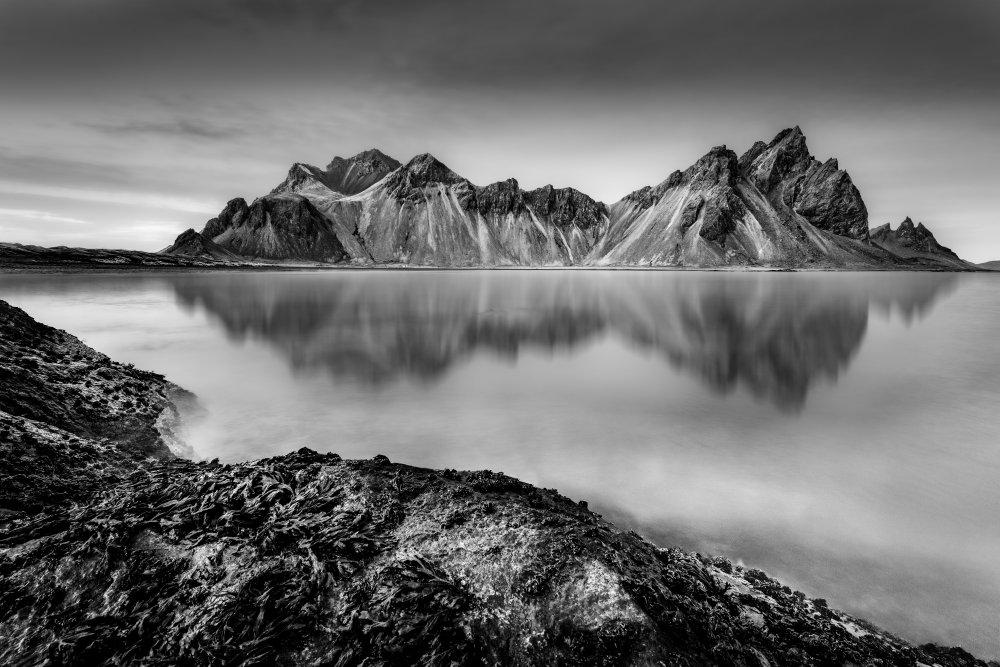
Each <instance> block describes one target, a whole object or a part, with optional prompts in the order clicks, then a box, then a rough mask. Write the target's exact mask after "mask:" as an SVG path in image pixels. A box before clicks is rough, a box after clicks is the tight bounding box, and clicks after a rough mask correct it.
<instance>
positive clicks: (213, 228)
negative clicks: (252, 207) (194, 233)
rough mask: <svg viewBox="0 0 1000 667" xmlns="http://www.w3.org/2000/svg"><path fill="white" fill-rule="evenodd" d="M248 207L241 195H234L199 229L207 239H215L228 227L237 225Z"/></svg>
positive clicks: (244, 215)
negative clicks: (219, 211)
mask: <svg viewBox="0 0 1000 667" xmlns="http://www.w3.org/2000/svg"><path fill="white" fill-rule="evenodd" d="M248 210H249V207H248V206H247V202H246V200H245V199H243V197H236V198H235V199H230V200H229V201H228V202H226V206H225V207H224V208H223V209H222V213H219V217H217V218H212V219H211V220H209V221H208V222H206V223H205V228H204V229H202V230H201V234H202V236H204V237H205V238H208V239H215V237H217V236H218V235H219V234H221V233H223V232H224V231H226V230H227V229H229V228H230V227H233V226H235V225H238V224H239V223H240V221H241V220H243V219H244V218H245V217H246V215H247V211H248Z"/></svg>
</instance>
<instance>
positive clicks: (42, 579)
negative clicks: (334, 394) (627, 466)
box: [0, 449, 986, 667]
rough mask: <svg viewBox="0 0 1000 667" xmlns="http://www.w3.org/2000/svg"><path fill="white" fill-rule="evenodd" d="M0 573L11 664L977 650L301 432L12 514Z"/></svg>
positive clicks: (950, 654) (677, 659) (721, 659)
mask: <svg viewBox="0 0 1000 667" xmlns="http://www.w3.org/2000/svg"><path fill="white" fill-rule="evenodd" d="M0 591H3V593H2V594H0V660H2V661H3V662H5V663H10V664H18V663H20V664H37V663H40V662H42V661H43V660H44V659H46V658H48V659H49V660H50V661H52V664H63V665H95V664H190V665H201V664H226V665H264V664H268V665H271V664H276V665H362V664H364V665H453V664H461V665H494V664H504V665H529V664H531V665H533V664H580V665H582V664H604V665H656V664H664V665H746V666H752V667H758V666H763V665H846V664H855V665H876V664H878V665H900V666H902V665H906V666H908V667H915V666H916V665H921V664H923V665H934V664H937V665H942V666H949V667H950V666H957V665H962V666H970V667H971V666H973V665H976V666H979V667H985V665H986V663H984V662H981V661H977V660H976V659H975V658H973V657H972V656H971V655H969V654H968V653H965V652H964V651H962V650H961V649H943V648H939V647H935V646H923V647H914V646H912V645H910V644H908V643H906V642H905V641H903V640H901V639H899V638H897V637H893V636H892V635H889V634H888V633H885V632H883V631H880V630H878V629H877V628H875V627H873V626H871V625H870V624H868V623H866V622H864V621H861V620H859V619H856V618H852V617H850V616H848V615H846V614H843V613H841V612H838V611H835V610H832V609H830V608H828V607H827V605H826V603H825V602H824V601H822V600H809V599H807V598H806V597H805V596H804V595H802V594H801V593H798V592H795V591H793V590H791V589H790V588H788V587H787V586H782V585H781V584H780V583H779V582H777V581H774V580H773V579H771V578H769V577H768V576H767V575H765V574H764V573H763V572H760V571H759V570H753V569H745V568H743V567H739V566H735V565H733V564H732V563H730V562H729V561H727V560H725V559H711V558H707V557H701V556H697V555H693V554H689V553H685V552H682V551H679V550H676V549H658V548H656V547H655V546H653V545H652V544H650V543H649V542H647V541H645V540H643V539H642V538H641V537H640V536H638V535H636V534H635V533H623V532H621V531H619V530H617V529H615V528H614V527H613V526H611V525H610V524H608V523H607V522H605V521H603V520H601V519H600V517H598V516H597V515H595V514H593V513H591V512H589V511H588V510H587V509H586V506H585V503H580V504H577V503H574V502H572V501H570V500H569V499H568V498H565V497H563V496H561V495H559V494H558V493H557V492H556V491H555V490H541V489H537V488H534V487H531V486H529V485H527V484H524V483H523V482H519V481H518V480H515V479H512V478H510V477H507V476H505V475H503V474H501V473H493V472H489V471H482V472H464V473H459V472H455V471H449V470H445V471H433V470H426V469H420V468H412V467H409V466H403V465H394V464H391V463H390V462H389V461H388V460H387V459H386V458H385V457H380V456H379V457H375V458H374V459H373V460H371V461H342V460H341V459H340V457H339V456H337V455H336V454H326V455H324V454H318V453H316V452H312V451H309V450H305V449H303V450H300V451H298V452H296V453H294V454H290V455H287V456H283V457H277V458H273V459H267V460H263V461H258V462H253V463H245V464H239V465H218V464H213V463H192V462H187V461H174V462H169V463H158V464H153V465H149V466H147V467H145V468H143V469H139V470H136V471H135V472H134V473H133V474H132V475H131V476H130V477H129V478H128V480H127V481H126V482H124V483H122V484H120V485H118V486H116V487H114V488H112V489H110V490H108V492H106V493H104V494H103V495H102V496H101V497H100V498H99V499H98V500H97V502H95V503H93V504H89V505H78V506H74V507H71V508H68V509H59V510H54V511H52V512H51V513H45V514H41V515H39V516H37V517H36V518H34V519H33V520H31V521H27V522H22V523H19V524H17V525H16V526H14V527H13V528H11V529H9V530H6V531H4V532H3V533H2V534H0Z"/></svg>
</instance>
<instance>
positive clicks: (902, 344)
mask: <svg viewBox="0 0 1000 667" xmlns="http://www.w3.org/2000/svg"><path fill="white" fill-rule="evenodd" d="M998 297H1000V275H988V274H970V275H965V274H945V273H873V274H848V273H754V272H750V273H713V272H667V271H580V270H578V271H557V270H552V271H549V270H536V271H513V270H511V271H418V270H407V271H376V270H363V271H338V270H334V271H281V272H205V273H198V272H176V273H173V272H134V273H112V272H108V273H101V272H89V273H12V274H4V275H0V298H2V299H5V300H7V301H9V302H11V303H12V304H14V305H17V306H20V307H22V308H24V309H25V310H27V311H28V313H29V314H30V315H32V316H33V317H35V319H37V320H40V321H42V322H45V323H47V324H51V325H53V326H57V327H60V328H64V329H66V330H68V331H69V332H71V333H73V334H75V335H77V336H79V337H80V338H82V339H83V340H84V341H85V342H86V343H88V344H89V345H91V346H93V347H95V348H96V349H98V350H100V351H102V352H105V353H107V354H108V355H110V356H111V357H112V358H114V359H116V360H119V361H123V362H131V363H134V364H135V365H136V366H139V367H141V368H145V369H149V370H154V371H157V372H160V373H163V374H165V375H166V376H167V378H168V379H170V380H172V381H173V382H175V383H177V384H178V385H180V386H182V387H184V388H186V389H189V390H191V391H193V392H194V393H195V394H197V395H198V397H199V399H200V403H201V406H202V407H203V409H204V411H203V414H201V415H190V416H189V420H188V425H187V433H186V434H185V436H186V440H187V442H188V443H189V444H190V445H191V447H193V451H194V454H193V455H194V456H196V457H198V458H215V457H218V458H220V459H222V460H223V461H240V460H244V459H252V458H259V457H263V456H271V455H276V454H282V453H286V452H289V451H292V450H294V449H297V448H299V447H303V446H307V447H311V448H313V449H316V450H320V451H335V452H338V453H340V454H341V455H342V456H345V457H349V458H368V457H371V456H374V455H375V454H385V455H387V456H388V457H389V458H390V459H392V460H393V461H396V462H402V463H409V464H413V465H419V466H428V467H434V468H445V467H447V468H459V469H479V468H488V469H492V470H500V471H503V472H505V473H507V474H509V475H513V476H515V477H519V478H521V479H524V480H525V481H528V482H531V483H533V484H536V485H539V486H543V487H550V488H552V487H554V488H557V489H558V490H559V491H560V492H562V493H564V494H566V495H568V496H570V497H571V498H573V499H577V500H579V499H584V500H587V501H588V502H589V504H590V507H591V508H592V509H594V510H595V511H598V512H601V513H603V514H604V515H605V516H607V517H608V518H610V519H611V520H613V521H614V522H616V523H617V524H618V525H619V526H621V527H623V528H632V529H635V530H637V531H638V532H640V533H642V534H643V535H645V536H647V537H649V538H650V539H652V540H653V541H655V542H657V543H659V544H662V545H677V546H681V547H684V548H688V549H693V550H697V551H700V552H703V553H710V554H719V555H725V556H728V557H729V558H731V559H733V560H735V561H741V562H743V563H745V564H747V565H751V566H755V567H759V568H761V569H763V570H765V571H767V572H768V573H769V574H771V575H773V576H775V577H777V578H778V579H780V580H782V581H783V582H784V583H787V584H789V585H791V586H792V587H794V588H798V589H800V590H802V591H803V592H805V593H806V594H807V595H809V596H812V597H823V598H826V599H828V600H829V602H830V604H831V605H832V606H835V607H838V608H841V609H844V610H846V611H849V612H851V613H855V614H857V615H860V616H862V617H865V618H867V619H869V620H871V621H873V622H875V623H877V624H879V625H881V626H883V627H885V628H886V629H889V630H891V631H894V632H896V633H898V634H900V635H902V636H904V637H905V638H907V639H909V640H911V641H915V642H919V643H923V642H927V641H935V642H938V643H947V644H957V645H961V646H963V647H965V648H966V649H968V650H970V651H972V652H973V653H975V654H977V655H978V656H980V657H986V658H991V657H1000V640H998V636H1000V483H998V481H1000V437H998V433H997V431H998V426H1000V336H998V331H1000V298H998Z"/></svg>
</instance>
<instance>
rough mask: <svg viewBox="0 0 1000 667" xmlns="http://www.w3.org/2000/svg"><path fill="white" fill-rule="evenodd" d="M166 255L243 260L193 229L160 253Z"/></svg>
mask: <svg viewBox="0 0 1000 667" xmlns="http://www.w3.org/2000/svg"><path fill="white" fill-rule="evenodd" d="M160 252H161V253H163V254H164V255H182V256H185V257H199V258H202V259H216V260H221V261H225V262H239V261H241V258H240V257H239V256H238V255H236V254H234V253H231V252H229V251H228V250H226V249H225V248H223V247H222V246H220V245H219V244H217V243H215V242H214V241H212V240H211V239H208V238H205V237H204V236H202V235H201V234H199V233H198V232H196V231H194V230H193V229H188V230H187V231H185V232H181V234H180V236H178V237H177V239H176V240H175V241H174V242H173V244H172V245H170V246H168V247H166V248H164V249H163V250H161V251H160Z"/></svg>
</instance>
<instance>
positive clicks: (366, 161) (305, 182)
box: [271, 149, 400, 195]
mask: <svg viewBox="0 0 1000 667" xmlns="http://www.w3.org/2000/svg"><path fill="white" fill-rule="evenodd" d="M399 166H400V164H399V162H398V161H396V160H394V159H393V158H391V157H389V156H388V155H386V154H385V153H383V152H382V151H379V150H377V149H371V150H367V151H363V152H361V153H358V154H357V155H355V156H354V157H350V158H342V157H339V156H338V157H335V158H333V160H332V161H331V162H330V164H328V165H327V166H326V169H325V170H324V169H320V168H318V167H314V166H312V165H308V164H303V163H301V162H296V163H295V164H293V165H292V167H291V169H289V170H288V176H287V177H286V178H285V180H284V181H283V182H282V183H281V184H280V185H278V186H277V187H276V188H274V190H272V191H271V194H282V193H284V194H293V193H303V192H307V191H310V190H311V189H312V188H313V187H314V186H315V185H316V184H320V185H322V186H324V187H326V188H329V190H331V191H332V192H334V193H339V194H342V195H354V194H357V193H359V192H362V191H364V190H366V189H368V188H370V187H371V186H372V185H375V184H376V183H378V182H379V181H381V180H382V179H383V178H385V177H386V176H387V175H388V174H389V173H391V172H392V171H395V170H396V169H398V168H399Z"/></svg>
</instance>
